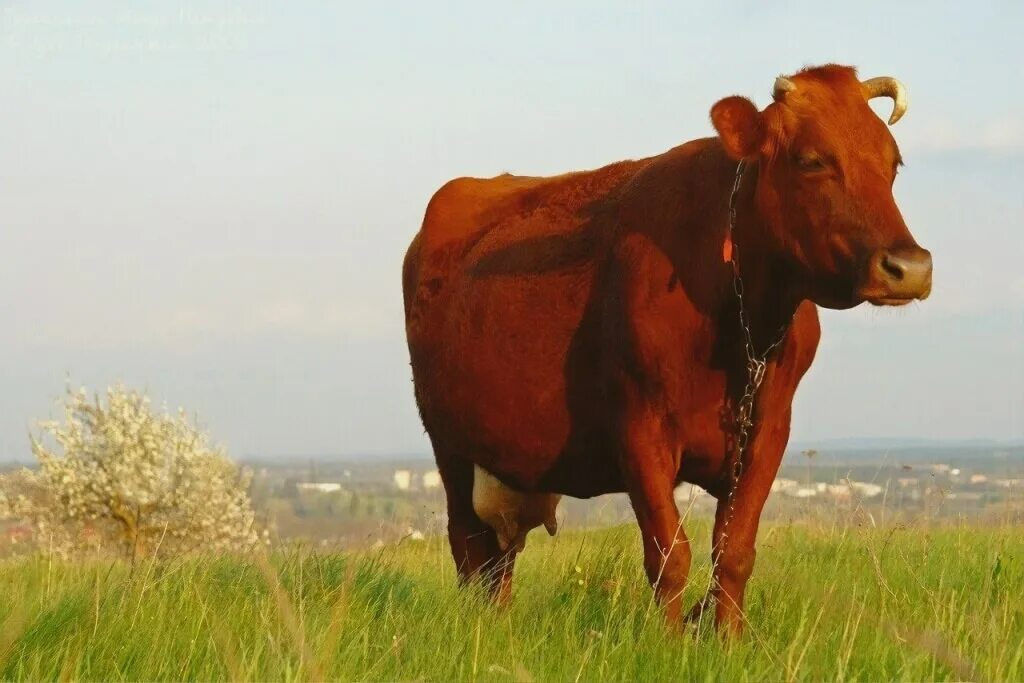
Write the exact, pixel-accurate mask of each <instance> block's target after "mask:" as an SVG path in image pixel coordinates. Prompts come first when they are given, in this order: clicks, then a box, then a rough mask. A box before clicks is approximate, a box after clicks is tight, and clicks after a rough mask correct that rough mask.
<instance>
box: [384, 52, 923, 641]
mask: <svg viewBox="0 0 1024 683" xmlns="http://www.w3.org/2000/svg"><path fill="white" fill-rule="evenodd" d="M793 80H794V82H796V83H797V85H798V89H797V91H795V92H792V93H789V94H787V96H786V97H785V98H784V100H783V101H780V102H777V103H773V104H772V105H770V106H769V107H768V108H767V109H766V110H765V111H764V112H758V111H757V110H756V109H755V108H754V107H753V106H752V105H750V103H749V101H747V100H744V99H742V98H735V97H734V98H727V99H726V100H723V101H722V102H720V103H718V104H717V105H716V106H715V108H714V109H713V110H712V120H713V123H714V124H715V126H716V129H717V130H718V132H719V135H720V138H709V139H703V140H695V141H693V142H689V143H687V144H684V145H682V146H680V147H676V148H674V149H672V150H669V151H668V152H665V153H664V154H661V155H659V156H656V157H651V158H649V159H643V160H639V161H626V162H620V163H616V164H612V165H610V166H606V167H604V168H601V169H597V170H595V171H588V172H582V173H571V174H567V175H563V176H558V177H554V178H524V177H516V176H508V175H505V176H499V177H497V178H492V179H489V180H483V179H474V178H460V179H457V180H454V181H452V182H450V183H448V184H447V185H445V186H444V187H443V188H441V190H439V191H438V192H437V194H436V195H435V196H434V197H433V199H432V200H431V202H430V205H429V206H428V208H427V212H426V216H425V218H424V221H423V226H422V229H421V230H420V233H419V234H418V235H417V236H416V238H415V239H414V240H413V243H412V245H411V246H410V248H409V252H408V254H407V256H406V262H405V268H404V272H403V284H404V289H405V301H406V321H407V335H408V340H409V349H410V355H411V359H412V367H413V376H414V380H415V388H416V399H417V403H418V405H419V408H420V413H421V416H422V418H423V424H424V426H425V427H426V430H427V433H428V434H429V435H430V438H431V442H432V444H433V447H434V452H435V456H436V458H437V462H438V466H439V469H440V471H441V475H442V477H443V480H444V484H445V490H446V493H447V498H448V511H449V520H450V522H449V538H450V541H451V544H452V552H453V556H454V558H455V561H456V564H457V566H458V569H459V574H460V577H462V578H463V579H469V578H472V577H474V576H477V575H480V574H481V573H483V574H484V575H485V576H486V577H487V579H488V581H490V583H491V586H492V588H493V589H494V591H495V594H496V595H497V596H498V597H507V593H508V586H509V580H510V577H511V570H512V564H513V562H514V559H515V554H516V552H517V550H518V547H516V544H513V545H512V546H511V547H508V548H502V547H500V546H499V544H498V542H497V537H496V535H495V533H494V529H492V528H491V527H490V526H488V525H487V524H486V523H485V522H484V521H483V520H481V519H480V516H478V514H477V513H476V511H474V508H473V501H472V491H473V468H474V466H479V467H482V468H484V469H485V470H486V471H487V472H489V473H491V474H493V475H494V476H495V477H497V478H498V479H499V480H500V481H501V482H503V484H504V485H505V486H507V487H510V488H512V489H514V490H515V491H519V492H522V493H525V494H565V495H571V496H577V497H589V496H595V495H599V494H602V493H607V492H612V491H625V492H627V493H629V495H630V498H631V501H632V503H633V506H634V509H635V511H636V514H637V520H638V523H639V525H640V528H641V531H642V536H643V542H644V556H645V566H646V569H647V573H648V576H649V578H650V579H651V582H652V583H653V584H654V585H655V588H656V595H657V597H658V599H659V601H661V602H662V603H663V604H664V605H665V607H666V610H667V613H668V615H669V617H670V618H676V617H677V616H678V615H679V613H680V600H679V595H680V593H681V591H682V588H683V586H684V585H685V581H686V576H687V573H688V569H689V562H690V549H689V546H688V542H687V541H686V538H685V536H684V535H683V533H682V530H681V529H680V528H679V513H678V511H677V509H676V506H675V504H674V502H673V498H672V492H673V488H674V487H675V486H676V485H677V484H679V483H680V482H682V481H689V482H693V483H695V484H698V485H700V486H702V487H704V488H705V489H707V490H708V491H709V492H711V493H712V494H714V495H716V496H718V497H719V498H720V500H724V498H725V496H726V493H727V491H728V481H729V479H728V476H727V462H728V457H729V453H730V449H731V446H732V439H733V437H734V433H735V431H734V426H735V425H734V422H733V418H732V415H733V409H734V406H735V402H736V400H737V399H738V397H739V395H740V394H741V393H742V389H743V385H744V382H745V379H746V375H745V362H744V355H743V350H742V349H743V347H742V345H741V338H740V333H739V324H738V322H737V308H736V299H735V296H734V294H733V290H732V279H731V268H730V266H729V264H727V263H725V262H723V259H722V255H721V254H722V245H723V240H724V239H725V236H726V231H727V226H728V222H727V221H728V209H727V202H728V197H729V192H730V188H731V185H732V180H733V174H734V171H735V168H736V160H737V159H738V158H745V159H747V160H748V161H749V162H750V168H749V169H748V171H747V173H746V174H745V176H744V179H743V185H742V188H741V192H740V195H739V199H740V205H739V208H738V223H737V227H736V232H735V234H734V235H733V239H734V241H735V244H736V248H737V249H738V255H739V261H740V264H741V269H742V275H743V279H744V283H745V285H746V291H747V294H746V297H745V304H746V307H747V310H748V311H749V312H750V315H751V325H752V330H753V335H754V339H755V344H756V345H757V346H758V348H765V347H766V346H767V345H768V343H769V342H770V341H771V339H772V338H773V337H774V336H775V335H776V334H777V330H778V329H779V328H780V327H782V326H784V325H786V324H788V329H787V331H786V334H785V339H784V341H783V343H782V345H781V347H780V348H779V350H778V351H777V352H776V353H775V354H774V355H773V356H772V358H771V362H770V363H769V367H768V371H767V375H766V379H765V382H764V385H763V387H762V390H761V393H760V395H759V397H758V401H757V408H756V418H757V423H756V428H755V430H754V434H753V437H752V442H751V446H750V449H749V451H748V454H747V459H746V472H745V474H744V477H743V479H742V481H741V484H740V487H739V489H738V491H737V494H736V503H735V517H734V519H733V521H732V525H731V526H730V534H729V544H728V545H723V544H722V543H721V542H720V541H721V538H720V536H721V524H722V519H721V517H722V514H723V512H722V508H723V506H722V505H720V506H719V520H718V522H717V523H716V540H715V551H716V560H717V570H716V576H717V582H718V588H716V589H715V590H714V591H713V594H712V595H711V596H710V597H711V598H712V599H716V604H717V607H716V620H717V622H718V623H719V624H721V625H723V626H727V627H730V628H732V629H737V630H738V628H739V624H740V618H739V615H740V613H741V612H740V611H741V609H742V604H743V593H744V589H745V586H746V582H747V578H748V577H749V575H750V571H751V569H752V567H753V557H754V538H755V536H756V532H757V523H758V518H759V516H760V511H761V508H762V506H763V504H764V500H765V497H766V496H767V494H768V490H769V488H770V485H771V482H772V480H773V479H774V477H775V473H776V470H777V468H778V465H779V461H780V459H781V457H782V453H783V450H784V449H785V445H786V442H787V440H788V436H789V422H790V406H791V403H792V399H793V394H794V392H795V390H796V387H797V383H798V382H799V380H800V378H801V377H802V375H803V374H804V372H805V371H806V370H807V368H808V367H809V366H810V364H811V361H812V360H813V358H814V354H815V350H816V348H817V344H818V337H819V328H818V316H817V310H816V307H815V303H818V304H821V305H827V306H833V307H847V306H852V305H855V304H857V303H860V301H862V300H864V298H868V297H870V296H873V295H872V294H870V292H872V291H874V290H872V289H871V288H872V287H875V288H876V289H877V288H878V287H879V286H881V285H879V284H878V282H877V277H875V276H872V275H865V274H864V271H865V269H866V268H867V266H866V264H868V263H869V262H871V263H873V262H872V261H870V258H871V255H872V254H873V253H875V252H876V251H877V250H879V249H883V248H890V247H891V248H902V249H911V248H913V249H919V248H918V247H917V246H916V244H914V243H913V239H912V238H911V237H910V234H909V232H907V229H906V226H905V225H904V224H903V221H902V218H901V217H900V216H899V211H898V209H897V208H896V206H895V203H894V202H893V199H892V194H891V190H890V186H891V182H892V177H893V174H894V170H895V162H896V160H897V159H898V150H896V147H895V143H894V141H893V139H892V136H891V135H890V134H889V131H888V129H887V128H886V127H885V125H884V124H882V123H881V121H879V119H878V118H877V117H876V116H875V115H874V114H873V112H872V111H871V110H870V108H869V107H868V105H867V103H866V102H865V101H864V100H863V97H862V96H861V94H860V89H859V81H858V80H857V78H856V76H855V74H854V72H853V70H852V69H848V68H846V67H835V66H828V67H822V68H819V69H813V70H807V71H804V72H801V73H800V74H797V75H796V76H794V77H793ZM790 100H792V101H790ZM811 148H813V150H812V149H811ZM812 152H813V153H815V154H819V153H820V154H823V155H827V156H828V159H829V164H830V165H829V167H828V168H827V169H826V170H825V171H822V172H821V173H819V172H817V171H813V172H807V170H806V168H805V167H806V165H807V164H806V162H805V161H803V160H801V159H802V157H799V155H801V154H810V153H812ZM794 155H796V156H794ZM798 157H799V158H798ZM922 251H923V250H922ZM929 277H930V276H929ZM929 283H930V280H929ZM929 286H930V284H929ZM891 289H892V287H890V290H891ZM865 292H868V293H867V294H865ZM896 293H897V294H900V295H901V296H902V295H903V294H905V292H896ZM884 294H887V295H893V291H888V290H887V292H886V293H884ZM918 295H919V296H922V293H921V292H918ZM923 295H925V296H926V295H927V293H926V292H924V293H923ZM878 296H881V295H878ZM922 298H923V296H922ZM534 523H539V522H537V521H536V520H534ZM524 533H525V532H524Z"/></svg>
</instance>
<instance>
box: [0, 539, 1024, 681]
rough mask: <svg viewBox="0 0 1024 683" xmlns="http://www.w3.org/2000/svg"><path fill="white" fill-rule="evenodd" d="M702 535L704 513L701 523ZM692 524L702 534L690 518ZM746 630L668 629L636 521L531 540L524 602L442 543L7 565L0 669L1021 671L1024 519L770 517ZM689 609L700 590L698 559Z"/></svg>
mask: <svg viewBox="0 0 1024 683" xmlns="http://www.w3.org/2000/svg"><path fill="white" fill-rule="evenodd" d="M689 526H690V527H691V531H696V533H692V534H691V535H692V536H694V537H696V539H695V541H694V543H695V549H696V550H700V549H701V548H705V547H706V546H707V545H708V535H709V529H708V525H707V523H706V522H699V521H698V522H696V523H694V522H691V523H690V524H689ZM693 527H695V529H693ZM760 538H761V540H760V551H759V555H758V565H757V570H756V572H755V574H754V578H753V579H752V581H751V585H750V588H749V590H748V599H747V618H748V620H749V624H748V627H747V633H746V635H745V636H744V637H743V638H741V639H740V640H738V641H736V642H731V643H730V642H723V641H722V640H720V639H719V638H718V637H717V636H716V635H715V634H714V632H713V630H712V629H711V628H710V625H703V626H702V627H701V628H700V629H694V630H687V631H684V632H682V633H678V632H672V631H668V630H666V629H665V628H664V624H663V621H662V618H661V616H660V613H659V612H658V610H657V609H656V608H654V607H653V605H652V601H651V591H650V589H649V587H648V586H647V585H646V583H645V581H644V579H643V572H642V569H641V562H640V551H639V547H640V543H639V538H638V533H637V531H636V530H635V529H634V528H632V527H619V528H613V529H605V530H600V531H590V532H585V533H570V534H566V535H559V536H558V537H556V538H554V539H547V538H546V537H542V536H541V535H540V534H534V535H533V536H531V538H530V540H529V544H528V547H527V551H526V553H525V554H524V555H523V556H521V558H520V560H519V563H518V566H517V571H516V580H515V597H514V600H513V603H512V605H511V606H510V607H508V608H504V609H502V608H496V607H493V606H491V605H490V604H488V603H487V602H486V601H485V600H483V599H482V596H481V595H480V594H479V592H478V591H459V590H457V589H456V586H455V579H454V570H453V567H452V565H451V560H450V557H449V555H448V551H447V547H446V545H445V542H444V540H443V539H430V540H428V541H425V542H419V543H413V542H408V541H407V542H404V543H401V544H398V545H397V546H392V547H386V548H383V549H379V550H375V551H365V552H358V553H347V554H328V555H323V554H317V553H313V552H298V551H296V552H291V553H288V554H277V555H274V556H273V557H271V558H270V559H269V561H267V560H260V559H258V558H257V559H255V560H244V559H239V558H233V557H198V558H196V557H193V558H190V559H184V560H178V561H163V562H146V563H144V564H142V565H140V566H137V567H136V568H135V569H134V571H131V570H130V568H129V567H128V566H126V565H124V564H120V563H102V562H89V563H82V562H80V563H66V562H59V561H56V560H52V559H49V558H47V557H45V556H37V557H33V558H29V559H20V560H8V561H6V562H4V563H3V564H2V565H0V591H2V593H0V595H2V596H3V598H2V600H0V678H3V679H33V680H36V679H57V678H59V679H83V680H120V679H131V680H165V679H190V680H223V679H233V680H293V679H322V678H329V679H343V680H410V679H418V680H443V681H447V680H467V681H476V680H481V681H483V680H491V681H510V680H573V681H575V680H611V679H624V680H652V679H660V680H679V679H686V680H693V679H704V680H759V681H760V680H789V679H802V680H825V679H828V680H832V679H837V680H872V681H874V680H892V679H898V680H911V681H920V680H946V679H965V678H966V679H984V680H1008V681H1009V680H1015V681H1020V680H1024V596H1022V589H1024V536H1022V534H1021V533H1020V530H1019V529H1017V528H1014V527H1011V526H1004V527H987V528H980V527H979V528H976V527H971V526H966V525H964V526H946V527H938V528H937V527H932V528H928V529H925V528H923V527H921V528H916V527H911V528H898V527H892V528H888V529H874V528H860V527H856V526H847V527H840V526H835V527H824V526H823V527H809V526H801V525H774V526H773V525H769V526H766V527H765V528H763V529H762V532H761V537H760ZM696 558H697V559H696V560H695V562H694V571H693V575H692V580H691V583H690V588H689V589H688V602H692V601H693V600H695V599H696V598H697V597H698V596H699V595H700V594H701V593H702V592H703V590H704V589H705V588H706V586H707V581H708V558H707V553H706V552H703V553H702V552H697V553H696Z"/></svg>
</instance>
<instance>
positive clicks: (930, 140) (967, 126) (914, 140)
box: [897, 112, 1024, 156]
mask: <svg viewBox="0 0 1024 683" xmlns="http://www.w3.org/2000/svg"><path fill="white" fill-rule="evenodd" d="M897 138H898V139H899V141H900V145H901V147H903V148H904V149H909V150H914V151H917V152H987V153H991V154H998V155H1004V156H1016V155H1019V154H1024V112H1012V113H1008V114H1005V115H1003V116H1000V117H998V118H995V119H992V120H989V121H985V122H982V123H980V124H979V123H978V122H976V121H963V120H955V119H953V118H948V117H944V118H932V119H929V120H928V121H926V122H924V123H922V124H920V125H918V126H916V127H914V128H910V129H908V130H907V132H906V134H905V135H898V136H897Z"/></svg>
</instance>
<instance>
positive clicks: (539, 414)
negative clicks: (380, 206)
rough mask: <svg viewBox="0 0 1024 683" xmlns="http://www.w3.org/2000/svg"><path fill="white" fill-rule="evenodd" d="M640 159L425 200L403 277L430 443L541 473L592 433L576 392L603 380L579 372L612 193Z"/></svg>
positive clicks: (589, 360)
mask: <svg viewBox="0 0 1024 683" xmlns="http://www.w3.org/2000/svg"><path fill="white" fill-rule="evenodd" d="M644 163H645V162H644V161H630V162H621V163H618V164H613V165H611V166H607V167H604V168H601V169H598V170H596V171H587V172H582V173H572V174H567V175H563V176H557V177H553V178H527V177H519V176H508V175H506V176H499V177H497V178H492V179H486V180H482V179H474V178H461V179H457V180H454V181H452V182H450V183H448V184H447V185H445V186H444V187H443V188H441V190H439V191H438V192H437V194H435V195H434V197H433V198H432V199H431V202H430V204H429V206H428V209H427V212H426V216H425V218H424V222H423V227H422V229H421V231H420V233H419V234H418V235H417V237H416V238H415V239H414V241H413V244H412V245H411V246H410V249H409V252H408V254H407V256H406V263H405V270H404V273H403V275H404V287H405V301H406V328H407V335H408V340H409V347H410V355H411V358H412V364H413V375H414V379H415V382H416V396H417V402H418V404H419V407H420V412H421V415H422V416H423V420H424V424H425V426H426V428H427V430H428V432H430V435H431V438H432V439H433V441H434V445H435V449H436V448H439V447H440V448H444V449H448V450H453V451H458V452H459V453H460V454H461V457H465V458H467V459H471V460H473V461H474V462H476V463H477V464H480V465H482V466H484V467H488V468H490V469H492V471H495V472H496V473H498V474H504V475H506V476H507V477H509V478H510V479H513V480H516V481H521V482H527V481H530V482H534V483H535V482H536V481H537V480H538V478H539V477H541V476H542V475H543V474H544V472H546V471H547V470H549V469H550V468H551V467H552V466H553V465H554V462H555V460H556V459H557V458H558V457H559V456H560V455H562V454H564V452H565V451H566V449H567V448H571V447H572V442H573V441H574V440H577V441H578V440H579V439H580V438H582V439H584V440H585V439H586V438H587V437H586V432H587V427H586V425H582V424H580V423H581V421H586V418H587V417H588V416H587V415H582V416H581V415H574V414H573V411H574V408H573V406H574V404H577V403H579V401H574V398H573V396H572V395H571V394H573V393H590V394H592V393H593V391H595V390H596V388H595V387H593V386H579V382H580V381H590V382H596V378H595V377H593V376H590V377H589V378H588V379H583V378H586V377H587V375H588V373H587V372H586V370H585V367H586V366H587V365H588V364H591V365H592V364H594V362H595V359H596V356H597V354H598V352H599V349H598V348H597V344H598V339H597V333H598V331H599V330H598V326H597V325H596V321H592V322H591V324H588V319H591V318H593V316H595V315H596V311H595V310H594V307H595V306H597V305H598V302H597V299H598V296H599V293H598V292H597V291H596V289H595V288H596V287H597V286H598V283H599V281H600V271H601V267H602V264H603V263H604V261H605V258H606V255H607V252H608V249H609V247H610V244H611V241H612V239H613V237H614V233H615V228H616V220H617V205H616V198H617V192H618V189H619V188H620V187H621V186H622V185H623V184H624V183H625V182H627V181H628V180H629V178H630V177H632V176H633V175H634V174H635V173H636V171H637V170H638V169H639V168H640V167H641V166H642V165H643V164H644ZM590 374H591V375H592V374H593V373H590ZM591 398H592V397H591ZM584 412H586V410H584ZM581 434H582V436H581Z"/></svg>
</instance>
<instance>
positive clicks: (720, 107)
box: [711, 95, 764, 160]
mask: <svg viewBox="0 0 1024 683" xmlns="http://www.w3.org/2000/svg"><path fill="white" fill-rule="evenodd" d="M711 124H712V125H713V126H714V127H715V130H717V131H718V137H719V138H721V139H722V144H723V145H724V146H725V151H726V152H728V153H729V156H731V157H732V158H733V159H737V160H739V159H746V158H748V157H751V156H753V155H755V154H757V153H758V151H759V150H760V149H761V144H762V143H763V142H764V122H763V120H762V118H761V113H760V112H759V111H757V107H755V106H754V103H753V102H751V101H750V100H748V99H747V98H746V97H738V96H735V95H734V96H732V97H726V98H725V99H723V100H719V101H718V102H716V103H715V106H713V107H711Z"/></svg>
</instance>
